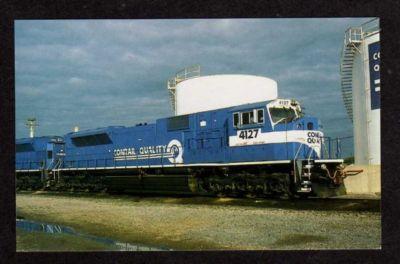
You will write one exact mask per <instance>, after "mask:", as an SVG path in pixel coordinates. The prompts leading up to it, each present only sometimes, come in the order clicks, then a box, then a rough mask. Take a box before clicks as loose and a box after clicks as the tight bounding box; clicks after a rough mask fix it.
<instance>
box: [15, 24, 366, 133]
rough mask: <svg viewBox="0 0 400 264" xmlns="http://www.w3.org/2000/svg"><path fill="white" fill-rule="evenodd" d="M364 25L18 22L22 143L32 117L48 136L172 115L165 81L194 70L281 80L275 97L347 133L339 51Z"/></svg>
mask: <svg viewBox="0 0 400 264" xmlns="http://www.w3.org/2000/svg"><path fill="white" fill-rule="evenodd" d="M366 20H368V19H366V18H332V19H325V18H324V19H188V20H186V19H180V20H43V21H41V20H29V21H28V20H18V21H16V24H15V58H16V102H17V124H16V128H17V137H20V136H23V135H25V134H26V128H25V127H24V126H23V123H22V121H18V120H24V118H25V116H27V115H28V116H30V115H36V117H37V118H38V119H39V121H40V122H41V123H42V124H43V125H42V126H41V127H40V133H42V134H43V135H44V134H59V135H62V134H64V133H65V132H67V131H70V130H71V128H72V127H73V126H74V125H75V124H84V125H83V126H87V128H90V127H99V126H107V125H111V124H114V125H118V124H121V125H132V124H134V123H137V122H152V121H154V120H156V119H157V118H159V117H165V116H168V115H171V114H172V111H171V108H170V104H169V101H168V100H169V97H168V91H167V89H166V81H167V79H168V78H170V77H172V76H173V75H174V74H175V73H176V72H177V71H178V70H180V69H182V68H183V67H186V66H189V65H193V64H200V65H201V66H202V74H203V75H207V74H223V73H238V74H254V75H261V76H266V77H269V78H272V79H275V80H276V81H277V82H278V87H279V95H280V96H282V97H290V98H297V99H299V100H300V101H301V102H302V104H303V105H304V107H305V108H306V110H307V113H308V114H310V115H315V116H318V117H319V118H320V119H321V121H322V122H323V123H324V126H325V128H326V131H325V133H328V134H329V133H332V134H335V135H348V134H351V132H352V131H351V130H352V127H351V123H350V122H349V121H348V119H346V118H347V116H346V112H345V110H344V106H343V102H342V98H341V93H340V76H339V59H340V50H341V45H342V41H343V37H344V31H345V30H346V29H347V28H348V27H349V26H357V25H360V24H361V23H363V22H365V21H366ZM76 87H79V89H74V88H76ZM332 113H334V115H332ZM61 116H62V118H60V117H61ZM341 118H343V120H341ZM55 124H57V125H55ZM38 131H39V130H38Z"/></svg>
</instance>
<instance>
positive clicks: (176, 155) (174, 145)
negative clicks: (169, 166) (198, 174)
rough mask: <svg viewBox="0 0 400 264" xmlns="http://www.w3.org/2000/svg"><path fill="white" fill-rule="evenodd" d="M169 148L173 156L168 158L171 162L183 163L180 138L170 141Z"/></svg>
mask: <svg viewBox="0 0 400 264" xmlns="http://www.w3.org/2000/svg"><path fill="white" fill-rule="evenodd" d="M167 149H168V150H169V152H170V153H172V157H171V158H168V160H169V162H171V163H183V148H182V144H181V142H180V141H179V140H177V139H173V140H171V141H170V142H169V143H168V146H167Z"/></svg>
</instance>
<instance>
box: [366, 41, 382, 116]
mask: <svg viewBox="0 0 400 264" xmlns="http://www.w3.org/2000/svg"><path fill="white" fill-rule="evenodd" d="M380 50H381V46H380V43H379V42H374V43H372V44H369V45H368V54H369V79H370V90H371V110H375V109H380V108H381V91H380V90H381V84H380V81H381V77H380V63H381V59H380Z"/></svg>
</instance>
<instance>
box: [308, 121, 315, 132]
mask: <svg viewBox="0 0 400 264" xmlns="http://www.w3.org/2000/svg"><path fill="white" fill-rule="evenodd" d="M307 129H308V130H313V129H314V124H313V123H311V122H308V123H307Z"/></svg>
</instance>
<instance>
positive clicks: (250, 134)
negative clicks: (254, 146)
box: [239, 129, 258, 139]
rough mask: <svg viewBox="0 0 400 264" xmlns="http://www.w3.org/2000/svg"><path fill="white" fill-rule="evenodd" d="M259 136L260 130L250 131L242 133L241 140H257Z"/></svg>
mask: <svg viewBox="0 0 400 264" xmlns="http://www.w3.org/2000/svg"><path fill="white" fill-rule="evenodd" d="M257 135H258V129H249V130H242V131H240V134H239V137H240V138H241V139H249V138H256V137H257Z"/></svg>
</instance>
